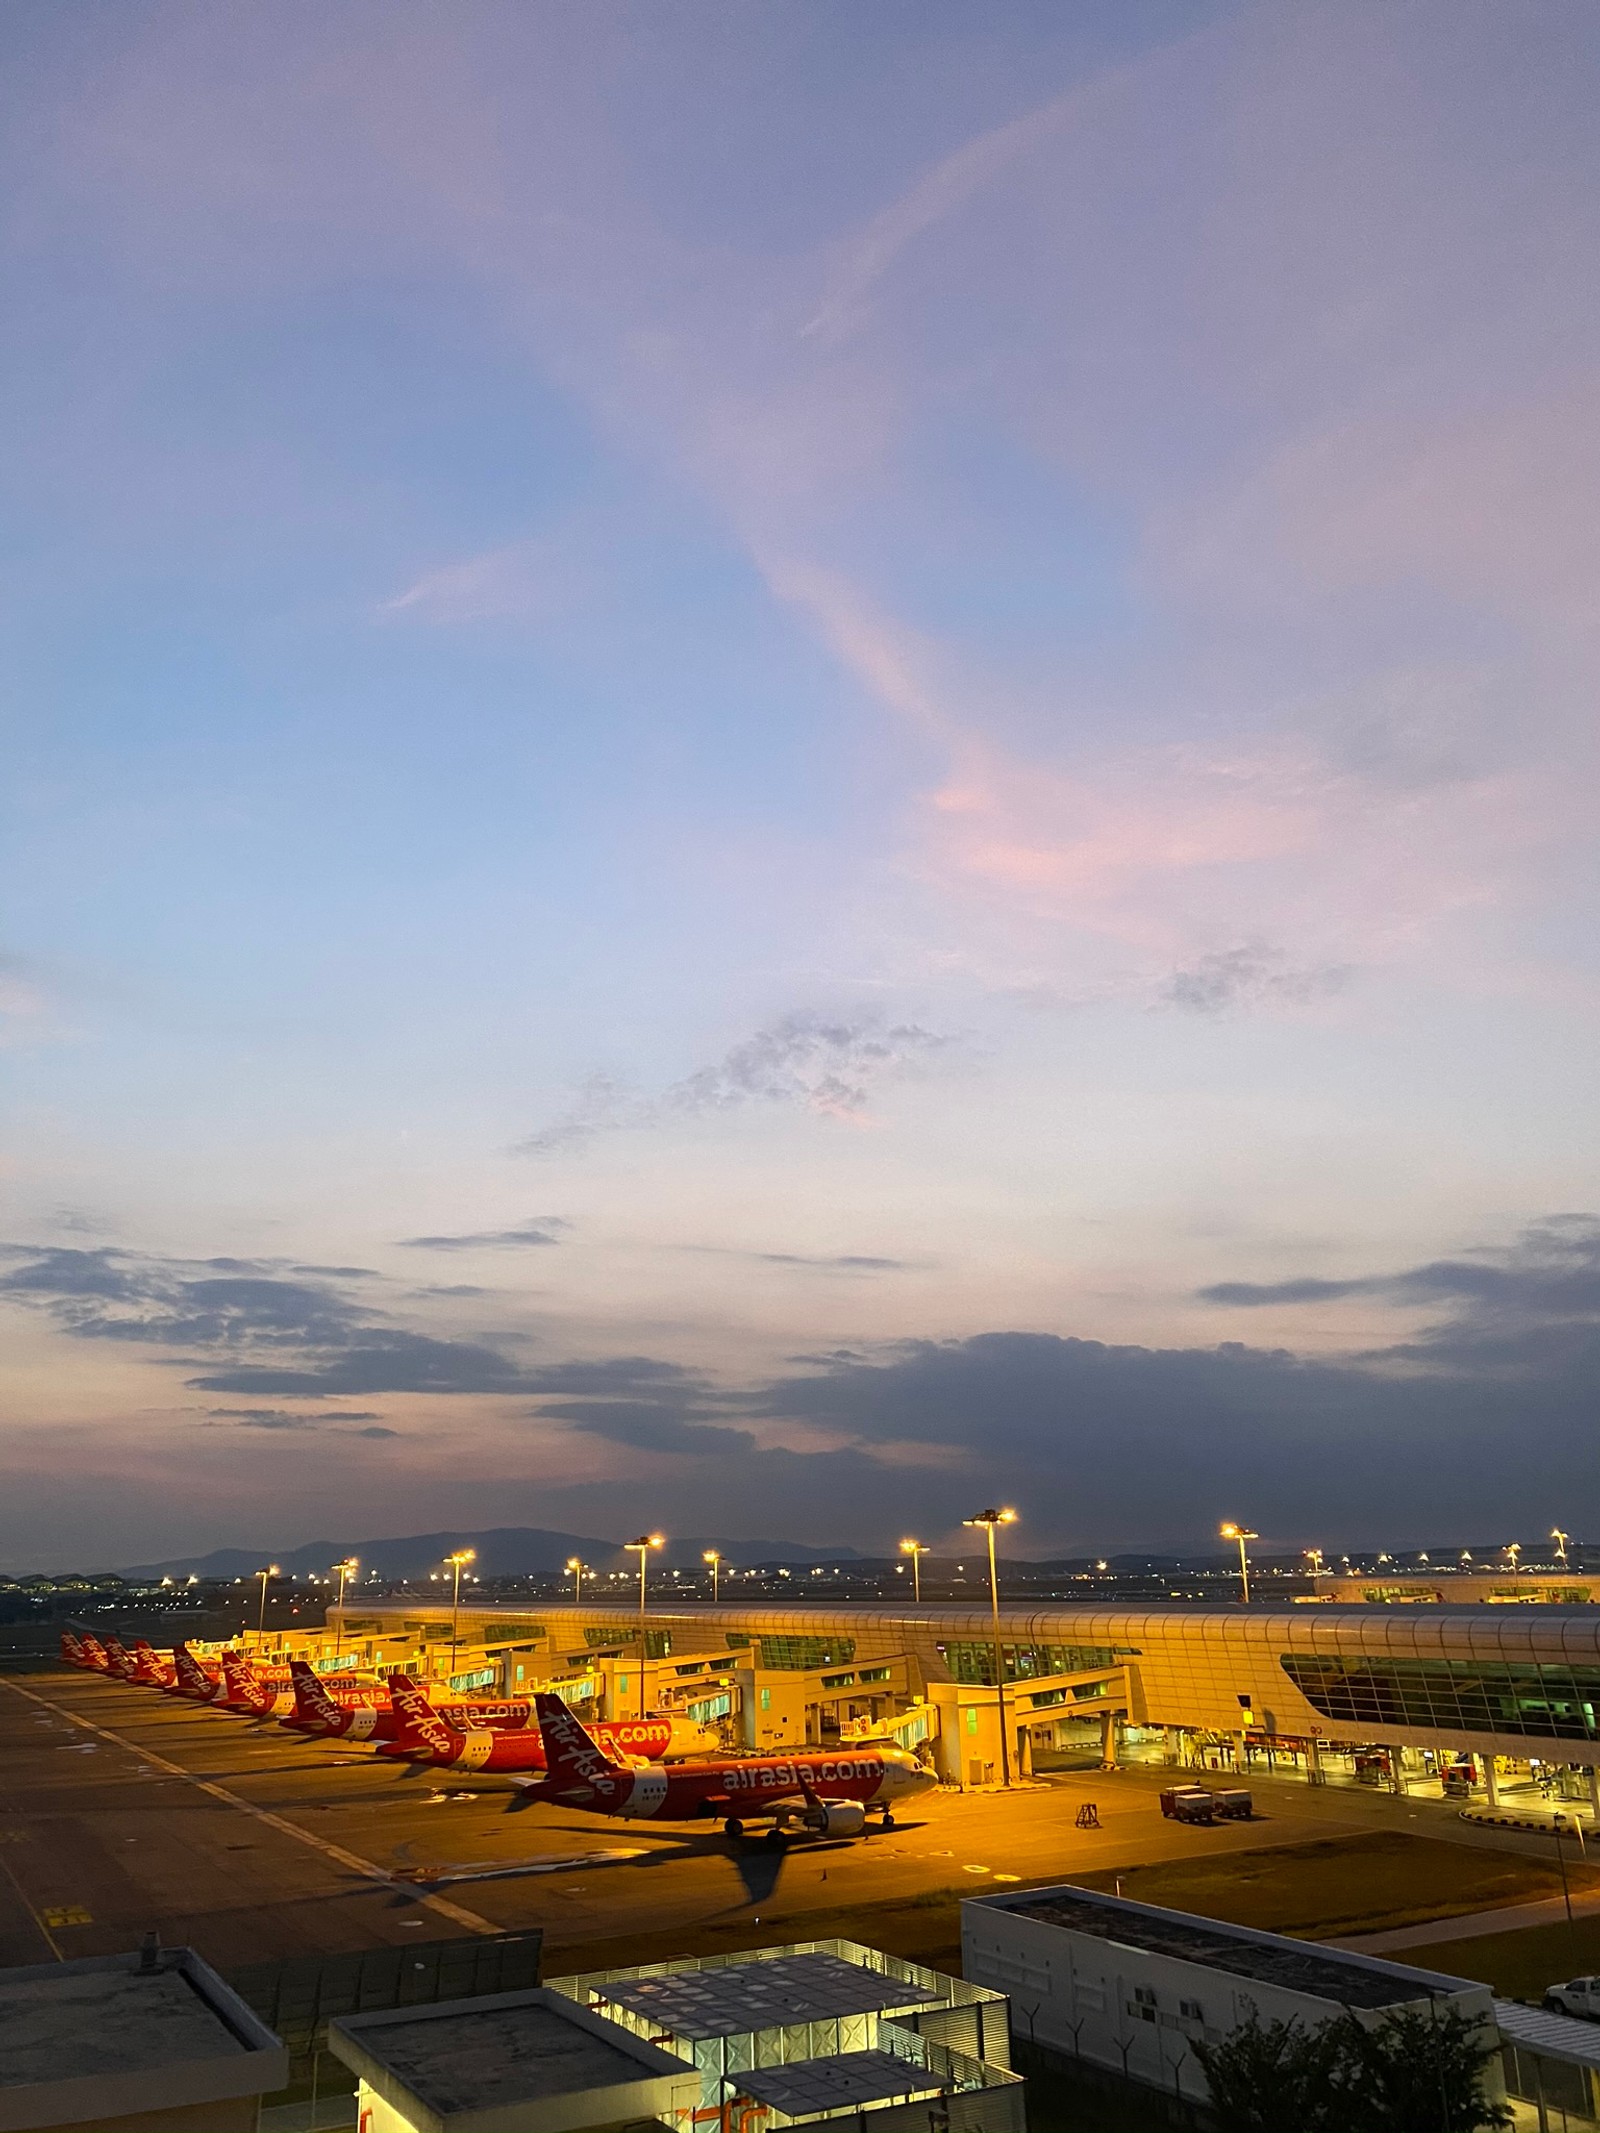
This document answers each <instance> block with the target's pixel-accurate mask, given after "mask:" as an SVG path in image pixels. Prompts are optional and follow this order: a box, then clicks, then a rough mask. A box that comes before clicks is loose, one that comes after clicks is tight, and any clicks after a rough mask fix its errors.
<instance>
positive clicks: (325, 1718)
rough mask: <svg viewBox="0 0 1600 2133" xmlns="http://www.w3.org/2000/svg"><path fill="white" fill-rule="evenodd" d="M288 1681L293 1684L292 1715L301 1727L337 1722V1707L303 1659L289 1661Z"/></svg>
mask: <svg viewBox="0 0 1600 2133" xmlns="http://www.w3.org/2000/svg"><path fill="white" fill-rule="evenodd" d="M289 1679H290V1680H291V1681H292V1682H293V1683H294V1715H295V1720H296V1723H297V1724H299V1725H302V1726H328V1725H333V1724H336V1723H337V1722H338V1719H339V1717H340V1715H341V1713H340V1710H339V1706H338V1705H337V1704H336V1703H335V1702H334V1700H333V1698H332V1697H331V1696H330V1695H329V1694H328V1692H327V1690H326V1688H324V1686H323V1684H322V1682H321V1681H320V1680H319V1678H318V1677H317V1675H316V1673H315V1672H314V1670H313V1669H312V1668H311V1667H310V1666H309V1665H307V1663H306V1661H305V1660H304V1659H291V1660H290V1661H289Z"/></svg>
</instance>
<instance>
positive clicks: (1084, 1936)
mask: <svg viewBox="0 0 1600 2133" xmlns="http://www.w3.org/2000/svg"><path fill="white" fill-rule="evenodd" d="M961 1963H962V1969H963V1971H964V1972H965V1974H966V1977H967V1979H968V1982H969V1983H972V1984H983V1985H988V1986H990V1987H992V1989H993V1990H995V1991H996V1992H1004V1993H1006V1994H1007V1995H1008V1996H1009V1997H1010V2000H1011V2005H1012V2020H1013V2023H1014V2026H1015V2031H1016V2035H1017V2037H1018V2039H1019V2040H1020V2039H1024V2038H1025V2039H1027V2040H1028V2042H1030V2043H1032V2044H1036V2045H1039V2046H1042V2047H1043V2048H1044V2049H1045V2050H1047V2051H1051V2052H1055V2053H1058V2054H1059V2055H1060V2056H1062V2057H1063V2058H1069V2059H1080V2060H1086V2061H1087V2062H1088V2063H1089V2064H1090V2065H1092V2066H1096V2067H1099V2068H1101V2069H1103V2070H1104V2071H1105V2072H1107V2073H1112V2074H1117V2075H1122V2076H1124V2077H1126V2078H1127V2079H1129V2080H1133V2081H1138V2082H1142V2083H1144V2084H1145V2085H1146V2086H1147V2087H1150V2088H1155V2089H1160V2090H1162V2091H1164V2092H1165V2093H1166V2094H1167V2095H1169V2096H1178V2097H1182V2098H1184V2099H1185V2100H1187V2101H1189V2102H1192V2103H1202V2104H1203V2103H1204V2102H1205V2101H1206V2098H1207V2096H1208V2093H1209V2091H1208V2089H1207V2086H1206V2080H1205V2075H1204V2074H1203V2073H1202V2071H1201V2068H1200V2063H1199V2061H1198V2060H1197V2059H1196V2058H1195V2056H1194V2053H1193V2052H1192V2051H1191V2050H1190V2046H1191V2044H1193V2043H1194V2042H1196V2041H1204V2042H1207V2043H1218V2042H1220V2041H1221V2040H1222V2039H1223V2038H1224V2037H1226V2036H1227V2035H1229V2033H1230V2032H1231V2031H1233V2030H1235V2029H1237V2028H1239V2027H1240V2026H1241V2025H1242V2024H1244V2023H1246V2022H1248V2021H1249V2020H1250V2018H1251V2017H1252V2016H1256V2017H1258V2018H1259V2019H1260V2020H1261V2022H1263V2023H1271V2022H1277V2021H1283V2022H1287V2021H1292V2020H1296V2019H1298V2020H1299V2021H1300V2022H1301V2023H1302V2024H1304V2025H1305V2026H1306V2027H1308V2028H1310V2027H1315V2026H1318V2025H1320V2024H1322V2023H1324V2022H1328V2021H1332V2020H1334V2019H1335V2018H1337V2017H1338V2016H1340V2015H1342V2014H1344V2013H1345V2012H1346V2010H1348V2011H1350V2012H1352V2013H1354V2014H1355V2015H1356V2017H1357V2019H1358V2020H1379V2019H1381V2018H1382V2017H1383V2016H1384V2015H1386V2014H1390V2013H1393V2012H1395V2011H1397V2010H1399V2009H1401V2008H1405V2007H1418V2006H1427V2005H1429V2004H1440V2005H1446V2006H1452V2007H1458V2008H1460V2009H1461V2010H1462V2011H1463V2012H1464V2013H1466V2014H1469V2015H1475V2016H1477V2017H1479V2018H1480V2019H1481V2021H1482V2023H1483V2025H1484V2031H1485V2035H1486V2037H1488V2038H1489V2039H1491V2040H1494V2041H1498V2032H1497V2031H1496V2028H1495V2022H1494V2011H1493V1998H1492V1995H1491V1993H1490V1991H1489V1988H1488V1986H1487V1985H1475V1984H1472V1983H1469V1982H1468V1981H1467V1980H1465V1979H1463V1978H1456V1977H1445V1976H1442V1975H1440V1974H1438V1973H1436V1972H1433V1971H1428V1970H1413V1969H1410V1968H1407V1967H1406V1966H1405V1965H1403V1964H1399V1963H1388V1962H1384V1961H1382V1960H1381V1959H1380V1958H1378V1957H1376V1956H1370V1955H1354V1954H1351V1953H1349V1952H1347V1951H1346V1950H1344V1949H1339V1948H1327V1947H1322V1946H1319V1945H1318V1944H1316V1943H1315V1942H1308V1941H1301V1940H1288V1939H1285V1938H1284V1937H1283V1936H1282V1935H1281V1934H1277V1933H1255V1932H1252V1931H1251V1930H1250V1929H1249V1928H1247V1927H1244V1926H1230V1925H1223V1924H1221V1923H1220V1922H1219V1921H1217V1920H1215V1919H1210V1918H1196V1917H1194V1916H1192V1915H1190V1914H1189V1913H1188V1912H1184V1911H1166V1910H1160V1909H1157V1908H1156V1907H1155V1906H1154V1905H1152V1904H1143V1903H1131V1902H1129V1901H1127V1900H1126V1899H1124V1898H1121V1897H1116V1896H1104V1895H1101V1894H1100V1893H1099V1892H1098V1891H1096V1890H1092V1889H1081V1888H1076V1887H1073V1886H1071V1885H1070V1884H1068V1885H1064V1886H1062V1887H1060V1888H1053V1889H1029V1890H1025V1891H1021V1892H1019V1893H1018V1894H1016V1895H1014V1896H1012V1895H1005V1896H1001V1895H995V1896H981V1897H976V1898H973V1899H971V1900H969V1901H968V1902H966V1903H963V1905H962V1906H961Z"/></svg>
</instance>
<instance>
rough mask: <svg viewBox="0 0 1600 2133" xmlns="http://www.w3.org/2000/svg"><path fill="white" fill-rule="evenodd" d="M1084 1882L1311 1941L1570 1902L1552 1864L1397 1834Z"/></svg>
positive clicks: (1585, 1875)
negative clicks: (1548, 1900)
mask: <svg viewBox="0 0 1600 2133" xmlns="http://www.w3.org/2000/svg"><path fill="white" fill-rule="evenodd" d="M1570 1872H1571V1878H1572V1886H1573V1888H1574V1889H1575V1890H1576V1889H1578V1888H1592V1887H1595V1886H1600V1875H1597V1874H1595V1873H1593V1872H1591V1871H1590V1870H1588V1869H1585V1868H1576V1867H1575V1868H1572V1869H1570ZM1076 1879H1077V1880H1079V1881H1080V1882H1081V1883H1083V1885H1084V1886H1085V1887H1087V1888H1094V1889H1111V1888H1114V1887H1115V1885H1116V1884H1117V1882H1118V1881H1120V1882H1121V1884H1122V1893H1123V1895H1124V1896H1131V1897H1132V1898H1134V1900H1135V1901H1136V1902H1139V1903H1156V1904H1164V1905H1166V1906H1167V1907H1168V1908H1169V1909H1171V1910H1174V1911H1194V1912H1197V1913H1199V1914H1200V1915H1201V1916H1202V1917H1206V1918H1221V1919H1225V1920H1226V1921H1227V1922H1228V1923H1229V1924H1230V1925H1236V1926H1255V1927H1257V1928H1258V1929H1260V1930H1261V1931H1263V1932H1268V1933H1292V1934H1296V1935H1298V1936H1299V1937H1300V1938H1302V1939H1305V1940H1328V1939H1343V1938H1345V1937H1346V1936H1348V1935H1353V1934H1357V1933H1381V1932H1384V1931H1386V1930H1388V1929H1389V1928H1390V1927H1396V1926H1409V1925H1422V1924H1424V1923H1426V1922H1427V1921H1428V1920H1430V1919H1434V1918H1459V1917H1461V1916H1462V1915H1463V1914H1464V1913H1465V1912H1468V1911H1492V1910H1495V1909H1497V1908H1498V1907H1499V1906H1500V1905H1501V1904H1508V1903H1534V1902H1537V1901H1538V1900H1539V1899H1540V1898H1541V1897H1546V1896H1559V1895H1560V1893H1561V1876H1560V1875H1559V1874H1558V1873H1557V1871H1556V1868H1555V1866H1554V1864H1553V1863H1552V1864H1550V1865H1546V1864H1545V1862H1544V1861H1543V1860H1541V1859H1532V1858H1525V1857H1524V1856H1523V1855H1522V1854H1521V1853H1520V1852H1497V1851H1490V1850H1487V1849H1483V1850H1480V1849H1478V1848H1477V1847H1474V1846H1468V1845H1465V1844H1446V1843H1442V1842H1441V1841H1440V1840H1439V1839H1438V1838H1436V1837H1410V1836H1404V1835H1401V1834H1400V1833H1398V1832H1393V1833H1391V1832H1388V1831H1384V1832H1379V1833H1375V1834H1373V1835H1371V1836H1362V1837H1333V1838H1328V1839H1325V1840H1323V1841H1321V1842H1317V1843H1312V1844H1290V1845H1284V1846H1283V1847H1282V1848H1281V1849H1273V1850H1267V1851H1259V1852H1213V1853H1210V1854H1209V1855H1202V1856H1201V1857H1198V1858H1193V1859H1172V1860H1163V1861H1161V1862H1159V1863H1158V1864H1155V1865H1152V1866H1130V1867H1124V1868H1123V1869H1122V1871H1121V1873H1120V1874H1119V1873H1116V1872H1109V1873H1094V1874H1080V1875H1078V1876H1077V1877H1076ZM1552 1974H1554V1973H1552Z"/></svg>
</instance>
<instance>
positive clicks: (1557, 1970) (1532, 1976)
mask: <svg viewBox="0 0 1600 2133" xmlns="http://www.w3.org/2000/svg"><path fill="white" fill-rule="evenodd" d="M1389 1960H1390V1961H1391V1962H1396V1963H1415V1964H1416V1965H1417V1967H1418V1968H1419V1969H1422V1970H1443V1971H1444V1972H1445V1973H1446V1974H1447V1975H1448V1976H1450V1977H1470V1978H1476V1979H1477V1980H1478V1982H1479V1983H1480V1984H1484V1985H1492V1986H1493V1987H1494V1989H1495V1991H1496V1992H1498V1993H1499V1994H1500V1995H1501V1997H1502V1998H1503V1999H1508V2000H1534V2001H1538V2000H1540V1999H1542V1998H1543V1997H1544V1991H1545V1987H1546V1986H1547V1985H1559V1984H1560V1983H1562V1981H1563V1980H1564V1979H1566V1978H1569V1977H1585V1976H1589V1977H1592V1976H1593V1975H1594V1973H1595V1972H1596V1971H1597V1970H1600V1918H1576V1919H1574V1920H1573V1922H1572V1924H1571V1925H1570V1926H1569V1925H1568V1924H1567V1922H1566V1920H1565V1919H1562V1920H1561V1921H1560V1922H1559V1924H1556V1925H1553V1926H1524V1927H1523V1929H1522V1930H1521V1932H1519V1933H1485V1934H1483V1935H1482V1936H1481V1937H1480V1938H1479V1939H1477V1940H1441V1941H1430V1942H1429V1943H1428V1945H1427V1946H1426V1947H1425V1948H1397V1949H1396V1950H1395V1951H1394V1953H1393V1955H1392V1956H1391V1957H1390V1958H1389Z"/></svg>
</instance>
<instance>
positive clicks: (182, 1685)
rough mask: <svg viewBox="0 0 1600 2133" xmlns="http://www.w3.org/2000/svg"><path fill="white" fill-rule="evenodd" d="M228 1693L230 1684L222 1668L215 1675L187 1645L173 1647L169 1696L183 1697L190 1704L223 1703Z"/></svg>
mask: <svg viewBox="0 0 1600 2133" xmlns="http://www.w3.org/2000/svg"><path fill="white" fill-rule="evenodd" d="M227 1693H228V1684H227V1682H226V1681H225V1680H224V1679H223V1675H222V1669H221V1667H220V1666H219V1667H218V1668H217V1671H216V1672H215V1673H214V1674H213V1673H212V1672H211V1671H210V1670H209V1669H208V1668H207V1667H205V1666H203V1665H202V1664H201V1662H200V1661H199V1660H198V1659H197V1658H196V1657H195V1655H194V1653H193V1652H192V1651H190V1649H189V1647H188V1645H187V1644H175V1645H174V1646H173V1647H172V1679H171V1680H170V1681H169V1682H168V1683H167V1694H168V1695H169V1696H183V1697H186V1698H187V1699H188V1700H189V1702H190V1703H221V1702H222V1700H223V1698H224V1697H225V1696H226V1695H227Z"/></svg>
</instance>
